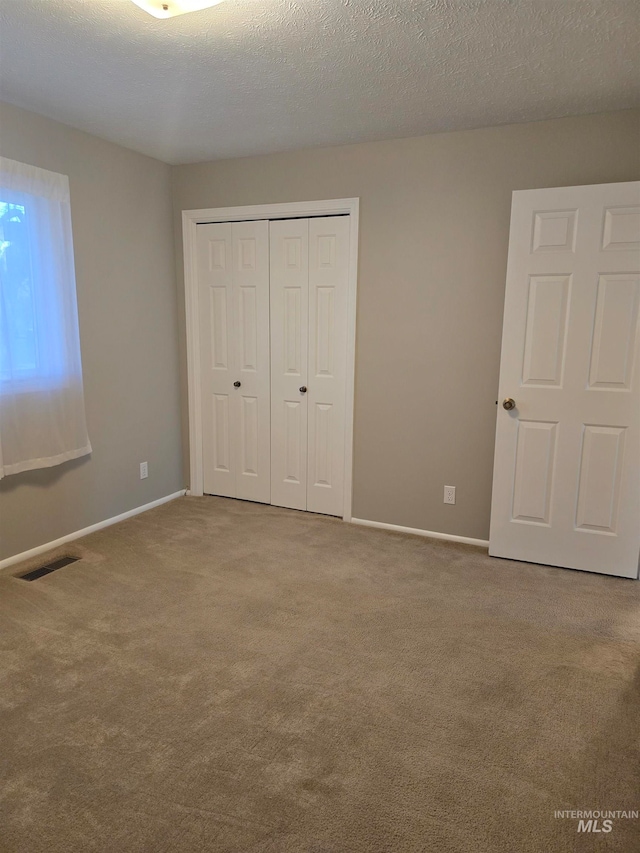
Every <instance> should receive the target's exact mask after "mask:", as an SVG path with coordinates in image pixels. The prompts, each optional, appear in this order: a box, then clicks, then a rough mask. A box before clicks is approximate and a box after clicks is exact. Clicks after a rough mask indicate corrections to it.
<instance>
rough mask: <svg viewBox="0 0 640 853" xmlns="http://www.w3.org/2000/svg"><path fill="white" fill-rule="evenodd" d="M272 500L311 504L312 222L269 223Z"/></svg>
mask: <svg viewBox="0 0 640 853" xmlns="http://www.w3.org/2000/svg"><path fill="white" fill-rule="evenodd" d="M270 265H271V395H272V396H271V503H272V504H274V505H275V506H285V507H291V508H292V509H306V508H307V397H306V394H305V392H303V391H300V388H301V387H304V386H306V384H307V361H308V358H307V349H308V323H309V221H308V220H307V219H290V220H286V219H285V220H276V221H273V222H271V223H270Z"/></svg>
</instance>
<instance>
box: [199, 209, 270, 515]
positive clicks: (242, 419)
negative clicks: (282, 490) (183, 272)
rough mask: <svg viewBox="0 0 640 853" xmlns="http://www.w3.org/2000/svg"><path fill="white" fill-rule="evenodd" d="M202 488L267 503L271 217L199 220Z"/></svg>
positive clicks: (209, 491) (268, 476) (268, 473)
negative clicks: (212, 220)
mask: <svg viewBox="0 0 640 853" xmlns="http://www.w3.org/2000/svg"><path fill="white" fill-rule="evenodd" d="M197 250H198V288H199V305H200V346H201V382H202V424H203V467H204V492H205V493H206V494H216V495H225V496H227V497H236V498H244V499H246V500H252V501H259V502H263V503H269V502H270V497H271V482H270V471H271V465H270V420H271V415H270V408H271V397H270V389H269V385H270V383H269V372H270V365H269V223H268V221H260V222H234V223H217V224H212V225H199V226H198V240H197Z"/></svg>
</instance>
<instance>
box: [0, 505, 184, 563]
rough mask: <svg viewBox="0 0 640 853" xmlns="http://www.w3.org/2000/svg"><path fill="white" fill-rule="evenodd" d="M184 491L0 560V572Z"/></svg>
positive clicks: (145, 509)
mask: <svg viewBox="0 0 640 853" xmlns="http://www.w3.org/2000/svg"><path fill="white" fill-rule="evenodd" d="M185 492H186V489H180V491H179V492H174V493H173V494H172V495H166V496H165V497H164V498H158V500H157V501H151V503H148V504H144V505H143V506H137V507H135V509H130V510H128V511H127V512H123V513H121V514H120V515H114V516H113V518H106V519H105V520H104V521H99V522H98V523H97V524H92V525H90V526H89V527H85V528H83V529H82V530H76V531H75V533H68V534H67V535H66V536H61V537H60V539H54V541H53V542H46V543H45V544H44V545H38V546H37V547H36V548H30V549H29V550H28V551H23V552H22V553H21V554H14V555H13V557H6V559H4V560H0V570H2V569H6V568H7V567H8V566H13V564H14V563H20V562H22V560H29V559H30V558H31V557H37V556H38V554H44V552H45V551H52V550H53V549H54V548H58V547H59V546H60V545H64V544H65V543H66V542H72V541H73V540H74V539H80V537H81V536H88V535H89V533H95V532H96V530H102V528H103V527H110V526H111V525H112V524H117V523H118V522H119V521H124V520H125V518H131V517H132V516H134V515H140V513H141V512H146V511H147V510H148V509H153V508H154V507H156V506H160V505H161V504H166V503H168V502H169V501H173V500H175V499H176V498H181V497H182V496H183V495H184V493H185Z"/></svg>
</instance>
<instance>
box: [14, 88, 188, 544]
mask: <svg viewBox="0 0 640 853" xmlns="http://www.w3.org/2000/svg"><path fill="white" fill-rule="evenodd" d="M0 151H1V153H2V154H3V155H4V156H6V157H10V158H12V159H14V160H20V161H22V162H25V163H31V164H33V165H35V166H40V167H41V168H43V169H50V170H52V171H55V172H62V173H64V174H66V175H68V176H69V181H70V186H71V213H72V218H73V235H74V248H75V260H76V277H77V288H78V312H79V318H80V340H81V346H82V361H83V369H84V387H85V401H86V409H87V421H88V428H89V437H90V439H91V443H92V445H93V454H92V455H91V456H90V457H85V458H83V459H78V460H76V461H74V462H69V463H66V464H64V465H60V466H57V467H55V468H49V469H46V470H40V471H33V472H27V473H24V474H19V475H13V476H9V477H5V478H4V479H3V480H0V559H2V558H3V557H8V556H11V555H13V554H16V553H19V552H22V551H24V550H27V549H29V548H33V547H35V546H37V545H40V544H42V543H45V542H49V541H51V540H53V539H57V538H58V537H60V536H64V535H65V534H67V533H71V532H73V531H75V530H78V529H81V528H83V527H86V526H88V525H90V524H94V523H96V522H98V521H101V520H103V519H106V518H110V517H112V516H114V515H118V514H120V513H122V512H125V511H127V510H129V509H132V508H133V507H137V506H140V505H141V504H145V503H148V502H149V501H153V500H155V499H156V498H160V497H163V496H164V495H167V494H171V493H172V492H175V491H177V490H178V489H180V488H183V487H184V483H183V478H182V465H181V435H180V399H179V393H180V392H179V376H178V359H177V357H176V353H177V348H178V343H177V319H176V315H177V311H176V307H177V306H176V291H175V277H174V255H173V231H172V222H171V201H170V199H171V183H170V182H171V172H170V167H169V166H167V165H165V164H164V163H160V162H158V161H157V160H153V159H151V158H149V157H144V156H142V155H140V154H135V153H133V152H132V151H128V150H126V149H124V148H121V147H119V146H117V145H113V144H111V143H109V142H104V141H102V140H100V139H97V138H96V137H93V136H89V135H88V134H85V133H81V132H79V131H77V130H73V129H72V128H70V127H67V126H65V125H62V124H58V123H57V122H53V121H50V120H49V119H46V118H42V117H41V116H37V115H34V114H33V113H29V112H25V111H24V110H20V109H17V108H16V107H12V106H9V105H6V104H1V105H0ZM145 460H146V461H148V462H149V479H148V480H142V481H141V480H140V479H139V463H140V462H142V461H145Z"/></svg>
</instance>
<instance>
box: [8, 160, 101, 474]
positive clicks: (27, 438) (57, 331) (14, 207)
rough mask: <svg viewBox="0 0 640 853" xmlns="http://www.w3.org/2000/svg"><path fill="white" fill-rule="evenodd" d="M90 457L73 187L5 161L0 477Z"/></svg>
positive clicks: (53, 175)
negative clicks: (75, 255) (77, 296)
mask: <svg viewBox="0 0 640 853" xmlns="http://www.w3.org/2000/svg"><path fill="white" fill-rule="evenodd" d="M90 452H91V445H90V443H89V439H88V436H87V429H86V423H85V412H84V395H83V386H82V365H81V358H80V341H79V333H78V317H77V306H76V289H75V271H74V263H73V242H72V234H71V209H70V201H69V182H68V179H67V177H66V176H65V175H59V174H57V173H55V172H47V171H45V170H44V169H38V168H36V167H34V166H28V165H25V164H24V163H18V162H16V161H14V160H8V159H6V158H4V157H0V477H2V476H4V475H5V474H13V473H18V472H19V471H25V470H28V469H31V468H42V467H48V466H50V465H57V464H59V463H61V462H64V461H66V460H68V459H73V458H76V457H78V456H83V455H85V454H87V453H90Z"/></svg>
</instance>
